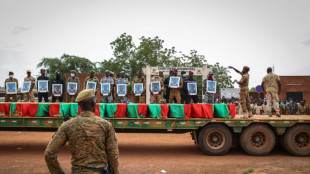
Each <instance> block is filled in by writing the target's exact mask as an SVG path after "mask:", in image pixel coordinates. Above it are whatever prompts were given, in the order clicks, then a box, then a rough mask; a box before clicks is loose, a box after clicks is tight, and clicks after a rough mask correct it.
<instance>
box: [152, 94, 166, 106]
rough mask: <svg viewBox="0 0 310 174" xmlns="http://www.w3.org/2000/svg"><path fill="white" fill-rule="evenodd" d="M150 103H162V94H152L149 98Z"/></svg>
mask: <svg viewBox="0 0 310 174" xmlns="http://www.w3.org/2000/svg"><path fill="white" fill-rule="evenodd" d="M150 103H151V104H163V103H164V101H163V95H162V94H153V95H151V99H150Z"/></svg>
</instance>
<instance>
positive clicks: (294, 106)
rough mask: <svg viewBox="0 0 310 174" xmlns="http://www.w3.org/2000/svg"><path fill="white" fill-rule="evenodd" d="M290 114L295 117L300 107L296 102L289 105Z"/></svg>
mask: <svg viewBox="0 0 310 174" xmlns="http://www.w3.org/2000/svg"><path fill="white" fill-rule="evenodd" d="M288 107H289V114H290V115H295V114H296V112H297V110H298V105H297V103H295V102H292V103H290V104H289V106H288Z"/></svg>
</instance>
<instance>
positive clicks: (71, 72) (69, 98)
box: [67, 70, 80, 103]
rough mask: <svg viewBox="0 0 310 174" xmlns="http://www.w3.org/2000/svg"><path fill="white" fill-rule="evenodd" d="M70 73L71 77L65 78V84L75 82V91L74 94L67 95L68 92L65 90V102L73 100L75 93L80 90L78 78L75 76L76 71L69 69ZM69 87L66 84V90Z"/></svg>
mask: <svg viewBox="0 0 310 174" xmlns="http://www.w3.org/2000/svg"><path fill="white" fill-rule="evenodd" d="M70 75H71V77H69V78H68V80H67V84H68V82H71V83H76V84H77V87H76V93H75V94H74V95H69V93H68V92H67V94H68V95H67V102H68V103H69V102H74V100H75V99H76V96H77V94H78V93H79V90H80V79H79V78H78V77H76V71H75V70H71V71H70ZM69 89H70V87H69V86H68V90H69Z"/></svg>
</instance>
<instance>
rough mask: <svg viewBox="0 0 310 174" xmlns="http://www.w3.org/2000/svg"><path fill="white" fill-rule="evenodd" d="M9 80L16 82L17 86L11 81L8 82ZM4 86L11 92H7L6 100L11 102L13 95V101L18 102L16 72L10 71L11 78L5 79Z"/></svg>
mask: <svg viewBox="0 0 310 174" xmlns="http://www.w3.org/2000/svg"><path fill="white" fill-rule="evenodd" d="M8 82H15V83H16V86H15V88H14V87H13V85H12V84H11V83H9V84H7V83H8ZM7 86H8V87H7ZM4 88H5V91H7V92H9V94H8V93H5V97H4V101H5V102H9V101H10V98H11V97H12V99H13V102H17V89H18V80H17V79H15V78H14V72H12V71H10V72H9V78H8V79H6V80H5V82H4ZM14 92H15V93H14Z"/></svg>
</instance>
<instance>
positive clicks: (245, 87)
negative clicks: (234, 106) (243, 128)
mask: <svg viewBox="0 0 310 174" xmlns="http://www.w3.org/2000/svg"><path fill="white" fill-rule="evenodd" d="M228 68H231V69H233V70H235V71H236V72H237V73H239V74H240V75H241V76H242V78H241V79H240V81H237V80H234V82H236V83H238V84H239V87H240V97H239V101H240V104H241V107H242V111H243V114H242V115H243V117H242V118H249V117H253V114H252V109H251V106H250V94H249V93H250V91H249V79H250V75H249V73H248V72H249V71H250V68H249V67H248V66H244V67H243V69H242V72H240V71H239V70H237V69H236V68H234V67H232V66H229V67H228ZM246 111H248V115H247V114H246Z"/></svg>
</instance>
